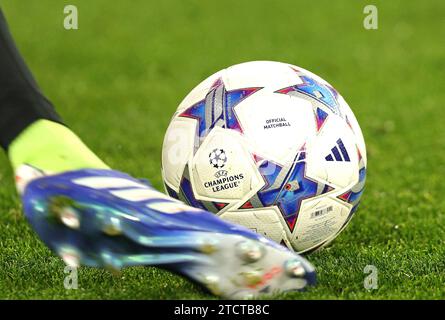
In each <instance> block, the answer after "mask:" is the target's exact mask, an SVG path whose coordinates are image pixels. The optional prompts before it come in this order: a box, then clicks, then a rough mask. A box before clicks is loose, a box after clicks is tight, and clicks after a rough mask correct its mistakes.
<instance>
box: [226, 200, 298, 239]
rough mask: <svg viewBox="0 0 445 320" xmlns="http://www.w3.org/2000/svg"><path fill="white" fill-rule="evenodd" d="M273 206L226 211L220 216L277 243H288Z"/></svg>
mask: <svg viewBox="0 0 445 320" xmlns="http://www.w3.org/2000/svg"><path fill="white" fill-rule="evenodd" d="M278 215H279V213H277V211H276V210H274V208H262V209H259V210H255V211H228V212H224V213H222V214H221V215H220V216H221V218H223V219H224V220H227V221H230V222H233V223H236V224H240V225H243V226H245V227H246V228H249V229H251V230H253V231H255V232H258V233H260V234H262V235H264V236H265V237H267V238H269V239H271V240H273V241H276V242H278V243H281V244H284V245H286V246H288V245H289V247H290V244H289V241H287V236H286V232H285V230H284V228H283V225H282V224H281V221H280V219H279V217H278Z"/></svg>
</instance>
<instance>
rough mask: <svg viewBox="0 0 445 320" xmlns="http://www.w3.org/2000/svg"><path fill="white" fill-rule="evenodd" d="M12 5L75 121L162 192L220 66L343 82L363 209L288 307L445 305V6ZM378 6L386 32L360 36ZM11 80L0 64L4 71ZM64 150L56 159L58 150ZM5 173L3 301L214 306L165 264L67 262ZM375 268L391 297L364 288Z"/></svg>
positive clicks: (0, 198)
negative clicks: (322, 302)
mask: <svg viewBox="0 0 445 320" xmlns="http://www.w3.org/2000/svg"><path fill="white" fill-rule="evenodd" d="M69 3H70V4H74V5H77V6H78V9H79V30H77V31H66V30H65V29H64V28H63V27H62V26H63V24H62V23H63V5H64V2H60V3H58V4H56V2H55V1H51V0H39V1H15V0H2V2H1V5H2V7H3V10H4V13H5V15H6V17H7V18H8V20H9V24H10V27H11V30H12V32H13V34H14V36H15V38H16V41H17V43H18V45H19V47H20V49H21V51H22V53H23V55H24V56H25V58H26V60H27V62H28V63H29V65H30V66H31V68H32V70H33V72H34V74H35V75H36V77H37V79H38V81H39V83H40V85H41V87H42V89H43V91H44V92H45V93H46V94H47V95H48V96H49V97H50V98H51V100H52V101H53V102H54V103H55V105H56V107H57V109H58V111H59V113H60V114H61V115H62V116H63V118H64V119H65V121H66V123H67V124H69V125H70V126H71V127H72V129H73V130H74V131H75V132H77V133H78V134H79V135H80V136H81V137H82V138H83V139H84V141H85V142H86V143H87V144H88V145H89V146H91V148H92V149H93V150H95V151H96V152H97V154H98V155H99V156H100V157H102V158H103V159H104V160H105V161H106V162H107V163H109V164H110V165H111V166H112V167H113V168H116V169H119V170H122V171H127V172H129V173H131V174H133V175H135V176H138V177H144V178H149V179H150V180H151V181H152V182H153V184H154V186H156V187H157V188H159V189H161V187H162V183H161V174H160V154H161V146H162V139H163V134H164V132H165V130H166V128H167V125H168V123H169V120H170V117H171V116H172V114H173V112H174V110H175V109H176V106H177V105H178V103H179V102H180V101H181V99H182V98H183V97H184V96H185V95H186V94H187V93H188V91H189V90H191V89H192V88H193V87H194V86H195V85H196V84H197V83H198V82H199V81H201V80H202V79H204V78H205V77H206V76H208V75H210V74H212V73H214V72H215V71H217V70H219V69H221V68H224V67H227V66H230V65H232V64H236V63H240V62H244V61H249V60H277V61H284V62H289V63H292V64H296V65H299V66H302V67H304V68H306V69H309V70H311V71H313V72H315V73H316V74H318V75H320V76H322V77H323V78H325V79H327V80H328V81H329V82H331V83H332V84H333V85H334V86H335V87H336V88H337V89H338V90H339V91H340V92H341V93H342V95H343V96H344V97H345V98H346V100H347V101H348V102H349V104H350V106H351V107H352V109H353V110H354V112H355V114H356V116H357V118H358V120H359V122H360V125H361V128H362V130H363V133H364V136H365V140H366V144H367V148H368V176H367V182H366V191H365V193H364V195H363V198H362V204H361V206H360V208H359V210H358V212H357V214H356V216H355V217H354V218H353V220H352V221H351V224H350V225H349V226H348V228H347V229H346V230H345V231H344V232H343V233H342V234H341V235H340V236H339V237H338V238H337V239H336V240H335V241H334V243H333V244H332V246H330V247H329V248H327V249H325V250H322V251H320V252H317V253H314V254H311V255H309V256H308V259H309V260H310V261H311V262H312V263H313V264H314V265H315V266H316V268H317V270H318V278H319V281H318V285H317V286H316V287H314V288H311V289H309V290H308V291H306V292H303V293H289V294H283V295H279V296H276V298H280V299H387V298H388V299H398V298H406V299H416V298H422V299H426V298H435V299H437V298H444V297H445V289H444V282H445V271H444V270H445V245H444V243H443V242H444V238H445V230H444V228H445V212H444V211H445V203H444V194H445V183H444V182H443V177H444V176H445V166H444V163H445V129H444V121H445V120H444V119H445V107H444V101H445V91H444V90H443V87H444V78H443V71H444V69H445V63H444V56H445V47H444V45H443V39H444V38H445V34H444V33H445V32H444V30H445V28H444V25H443V15H444V12H445V2H443V1H429V2H428V3H427V2H425V1H424V2H422V1H410V2H407V1H400V0H392V1H372V2H370V1H347V0H342V1H329V0H326V1H313V2H308V1H296V0H290V1H259V0H257V1H243V0H241V1H240V0H236V1H235V0H226V1H199V0H195V1H179V0H178V1H172V0H168V1H146V0H137V1H123V0H119V1H111V2H110V1H105V0H94V1H88V0H82V1H80V0H71V1H69ZM371 3H372V4H375V5H377V7H378V10H379V11H378V12H379V29H378V30H372V31H370V30H365V29H364V28H363V18H364V14H363V8H364V6H365V5H367V4H371ZM0 72H1V70H0ZM48 156H51V155H48ZM0 161H1V165H0V179H1V180H0V181H1V184H0V298H3V299H14V298H19V299H24V298H36V299H59V298H68V299H82V298H89V299H170V298H175V299H182V298H192V299H203V298H212V296H210V295H208V294H207V293H205V292H204V291H203V290H201V289H200V288H199V287H198V286H196V285H194V284H191V283H190V282H188V281H187V280H185V279H183V278H181V277H179V276H176V275H172V274H170V273H168V272H166V271H162V270H159V269H156V268H143V267H137V268H129V269H125V270H124V271H123V273H122V276H119V277H113V276H112V275H111V274H109V273H108V272H106V271H103V270H96V269H92V268H85V267H83V268H81V269H80V271H79V289H78V290H66V289H64V286H63V280H64V277H65V276H66V274H64V264H63V263H62V262H61V261H60V260H59V259H58V258H56V257H55V256H54V255H53V254H52V253H51V252H50V251H49V250H48V249H47V248H46V247H45V246H44V245H43V244H42V243H41V242H40V240H39V239H38V237H37V236H36V235H35V234H34V232H33V231H32V229H31V228H30V227H29V226H28V224H27V222H26V220H25V219H24V216H23V214H22V213H21V206H20V201H19V199H18V197H17V195H16V193H15V189H14V185H13V179H12V173H11V169H10V168H9V164H8V161H7V158H6V157H5V156H1V159H0ZM367 265H374V266H376V267H377V268H378V289H376V290H371V291H367V290H366V289H365V288H364V286H363V281H364V278H365V276H366V274H365V273H364V272H363V270H364V268H365V266H367Z"/></svg>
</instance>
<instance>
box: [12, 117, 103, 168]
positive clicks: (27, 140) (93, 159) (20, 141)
mask: <svg viewBox="0 0 445 320" xmlns="http://www.w3.org/2000/svg"><path fill="white" fill-rule="evenodd" d="M8 155H9V159H10V161H11V163H12V166H13V168H14V170H15V171H16V170H17V169H18V168H19V167H20V166H21V165H23V164H27V165H30V166H33V167H35V168H38V169H39V170H42V171H44V172H48V173H59V172H64V171H69V170H76V169H83V168H97V169H99V168H102V169H105V168H108V166H107V165H106V164H105V163H104V162H103V161H102V160H101V159H99V157H97V156H96V155H95V154H94V153H93V152H92V151H91V150H90V149H89V148H88V147H87V146H86V145H85V144H84V143H83V142H82V141H81V140H80V139H79V137H77V135H75V134H74V133H73V132H72V131H71V130H70V129H69V128H67V127H65V126H63V125H61V124H59V123H56V122H52V121H49V120H38V121H36V122H34V123H33V124H31V125H30V126H28V127H27V128H26V129H25V130H24V131H23V132H22V133H21V134H20V135H19V136H17V138H15V139H14V141H13V142H12V143H11V144H10V146H9V150H8Z"/></svg>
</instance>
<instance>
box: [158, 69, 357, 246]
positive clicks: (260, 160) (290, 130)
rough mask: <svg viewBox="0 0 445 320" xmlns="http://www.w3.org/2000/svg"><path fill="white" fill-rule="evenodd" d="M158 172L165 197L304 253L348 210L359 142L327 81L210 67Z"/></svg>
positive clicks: (339, 226) (181, 114)
mask: <svg viewBox="0 0 445 320" xmlns="http://www.w3.org/2000/svg"><path fill="white" fill-rule="evenodd" d="M162 173H163V179H164V183H165V188H166V191H167V192H168V193H169V194H170V196H172V197H174V198H177V199H179V200H182V201H184V202H186V203H188V204H190V205H192V206H194V207H197V208H202V209H205V210H208V211H212V212H214V213H215V214H217V215H219V216H220V217H221V218H223V219H225V220H228V221H231V222H233V223H236V224H240V225H243V226H245V227H247V228H250V229H252V230H254V231H256V232H258V233H261V234H263V235H265V236H266V237H268V238H270V239H272V240H274V241H276V242H278V243H281V244H283V245H285V246H287V247H288V248H290V249H293V250H295V251H297V252H307V251H313V250H315V249H318V248H320V247H323V246H325V245H326V244H328V243H329V242H331V241H332V240H333V239H334V238H335V237H336V236H337V235H338V234H339V233H340V232H341V231H342V230H343V229H344V228H345V227H346V225H347V224H348V223H349V221H350V219H351V217H352V216H353V215H354V213H355V212H356V210H357V206H358V204H359V202H360V197H361V195H362V192H363V188H364V184H365V177H366V148H365V143H364V139H363V135H362V132H361V130H360V127H359V125H358V122H357V120H356V118H355V116H354V114H353V113H352V111H351V109H350V108H349V106H348V104H347V103H346V101H345V100H344V99H343V97H342V96H341V95H340V94H339V93H338V92H337V91H336V90H335V89H334V88H333V87H332V86H331V85H330V84H329V83H328V82H326V81H325V80H323V79H321V78H320V77H318V76H317V75H315V74H313V73H311V72H309V71H307V70H305V69H303V68H300V67H297V66H294V65H290V64H286V63H279V62H270V61H255V62H247V63H242V64H238V65H235V66H232V67H229V68H227V69H224V70H221V71H219V72H217V73H215V74H213V75H212V76H210V77H209V78H207V79H206V80H204V81H203V82H201V83H200V84H199V85H198V86H197V87H195V88H194V89H193V90H192V91H191V92H190V93H189V94H188V95H187V96H186V97H185V99H184V100H183V101H182V102H181V104H180V105H179V107H178V109H177V111H176V113H175V114H174V116H173V118H172V120H171V123H170V125H169V127H168V129H167V132H166V135H165V138H164V145H163V150H162Z"/></svg>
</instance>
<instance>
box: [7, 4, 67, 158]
mask: <svg viewBox="0 0 445 320" xmlns="http://www.w3.org/2000/svg"><path fill="white" fill-rule="evenodd" d="M39 119H47V120H51V121H54V122H59V123H62V120H61V118H60V116H59V115H58V114H57V112H56V111H55V109H54V107H53V105H52V104H51V102H50V101H49V100H48V99H47V98H46V97H45V96H44V95H43V94H42V92H41V91H40V89H39V87H38V86H37V83H36V81H35V80H34V78H33V76H32V74H31V72H30V70H29V69H28V67H27V66H26V63H25V61H24V60H23V58H22V57H21V55H20V53H19V51H18V50H17V48H16V46H15V44H14V40H13V39H12V36H11V34H10V33H9V30H8V26H7V23H6V20H5V17H4V15H3V12H2V10H1V9H0V146H1V147H2V148H4V149H5V150H7V148H8V146H9V144H10V143H11V142H12V141H13V140H14V139H15V138H16V137H17V136H18V135H19V134H20V133H21V132H22V131H23V130H24V129H25V128H26V127H28V126H29V125H30V124H31V123H33V122H35V121H36V120H39Z"/></svg>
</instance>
